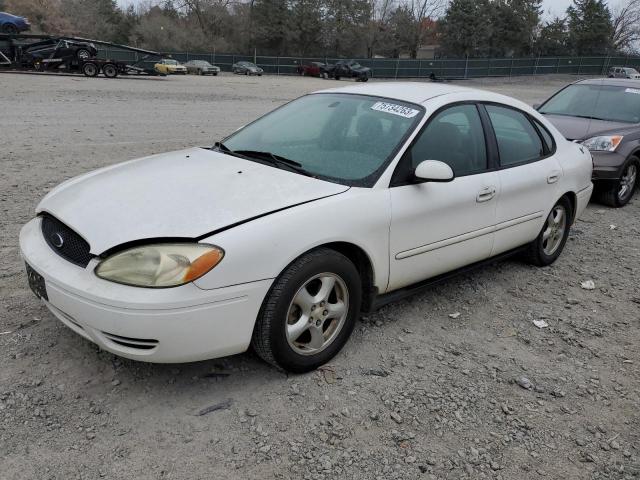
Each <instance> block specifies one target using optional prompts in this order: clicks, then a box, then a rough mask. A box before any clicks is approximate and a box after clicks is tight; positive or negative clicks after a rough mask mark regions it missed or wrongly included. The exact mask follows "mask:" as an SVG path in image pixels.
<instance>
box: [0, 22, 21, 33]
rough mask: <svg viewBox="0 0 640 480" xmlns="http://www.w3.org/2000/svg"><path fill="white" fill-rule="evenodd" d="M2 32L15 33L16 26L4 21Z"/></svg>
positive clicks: (16, 31) (16, 30)
mask: <svg viewBox="0 0 640 480" xmlns="http://www.w3.org/2000/svg"><path fill="white" fill-rule="evenodd" d="M2 33H8V34H9V35H15V34H16V33H18V27H16V26H15V25H14V24H13V23H5V24H4V25H2Z"/></svg>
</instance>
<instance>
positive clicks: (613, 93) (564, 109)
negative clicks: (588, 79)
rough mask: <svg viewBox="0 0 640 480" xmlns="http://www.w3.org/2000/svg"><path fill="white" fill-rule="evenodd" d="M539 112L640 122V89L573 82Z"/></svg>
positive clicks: (613, 120)
mask: <svg viewBox="0 0 640 480" xmlns="http://www.w3.org/2000/svg"><path fill="white" fill-rule="evenodd" d="M540 113H542V114H552V115H567V116H571V117H585V118H593V119H597V120H608V121H612V122H626V123H639V122H640V89H636V88H629V87H624V86H616V85H586V84H578V85H571V86H569V87H567V88H565V89H564V90H561V91H560V92H558V93H557V94H556V95H555V96H554V97H551V99H550V100H549V101H547V103H545V104H544V105H543V106H542V107H540Z"/></svg>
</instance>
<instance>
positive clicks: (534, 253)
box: [526, 197, 573, 267]
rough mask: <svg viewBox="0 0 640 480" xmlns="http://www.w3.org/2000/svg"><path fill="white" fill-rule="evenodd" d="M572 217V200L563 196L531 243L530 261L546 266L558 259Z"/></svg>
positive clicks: (567, 234)
mask: <svg viewBox="0 0 640 480" xmlns="http://www.w3.org/2000/svg"><path fill="white" fill-rule="evenodd" d="M572 218H573V212H572V208H571V202H569V200H568V199H567V197H562V198H561V199H560V200H558V203H556V204H555V205H554V206H553V208H552V209H551V212H550V213H549V215H548V216H547V219H546V220H545V222H544V226H543V227H542V231H541V232H540V234H539V235H538V237H537V238H536V239H535V240H534V241H533V242H531V243H530V244H529V246H528V248H527V252H526V256H527V259H528V260H529V263H532V264H533V265H536V266H538V267H546V266H547V265H551V264H552V263H553V262H555V261H556V260H557V259H558V257H559V256H560V254H561V253H562V250H563V249H564V246H565V244H566V243H567V238H568V237H569V229H570V228H571V219H572Z"/></svg>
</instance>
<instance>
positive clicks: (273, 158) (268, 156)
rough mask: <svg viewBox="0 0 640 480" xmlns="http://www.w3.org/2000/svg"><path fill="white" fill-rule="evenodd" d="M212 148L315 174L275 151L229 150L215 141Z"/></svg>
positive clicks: (304, 173) (236, 155) (303, 173)
mask: <svg viewBox="0 0 640 480" xmlns="http://www.w3.org/2000/svg"><path fill="white" fill-rule="evenodd" d="M213 148H215V149H217V150H219V151H221V152H223V153H226V154H227V155H233V156H234V157H239V158H244V159H246V160H255V159H257V160H260V161H265V162H268V163H270V164H272V165H276V166H278V167H284V168H286V169H288V170H290V171H293V172H296V173H300V174H302V175H306V176H308V177H314V178H315V175H314V174H312V173H311V172H308V171H307V170H305V169H304V168H303V166H302V164H300V163H298V162H296V161H295V160H289V159H288V158H285V157H282V156H280V155H276V154H275V153H271V152H261V151H258V150H231V149H230V148H229V147H227V146H226V145H225V144H224V143H222V142H216V143H215V144H214V145H213Z"/></svg>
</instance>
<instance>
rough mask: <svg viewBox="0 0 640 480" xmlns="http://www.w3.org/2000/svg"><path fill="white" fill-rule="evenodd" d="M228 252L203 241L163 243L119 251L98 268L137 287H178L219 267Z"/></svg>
mask: <svg viewBox="0 0 640 480" xmlns="http://www.w3.org/2000/svg"><path fill="white" fill-rule="evenodd" d="M222 257H224V251H223V250H222V249H221V248H219V247H216V246H214V245H206V244H202V243H163V244H157V245H145V246H142V247H134V248H130V249H128V250H125V251H123V252H120V253H116V254H115V255H112V256H111V257H109V258H107V259H106V260H104V261H103V262H102V263H100V264H99V265H98V267H97V268H96V275H98V276H99V277H100V278H103V279H105V280H109V281H111V282H116V283H123V284H125V285H132V286H135V287H151V288H161V287H177V286H178V285H184V284H185V283H189V282H193V281H194V280H196V279H198V278H200V277H201V276H203V275H204V274H205V273H207V272H208V271H210V270H211V269H212V268H213V267H215V266H216V265H217V264H218V263H220V261H221V260H222Z"/></svg>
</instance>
